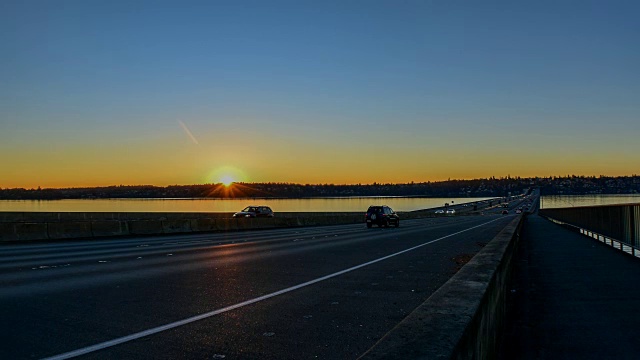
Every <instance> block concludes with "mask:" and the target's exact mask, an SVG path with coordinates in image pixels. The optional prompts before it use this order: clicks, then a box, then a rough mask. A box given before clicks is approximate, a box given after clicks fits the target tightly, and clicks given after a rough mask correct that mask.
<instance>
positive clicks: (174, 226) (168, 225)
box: [162, 219, 191, 234]
mask: <svg viewBox="0 0 640 360" xmlns="http://www.w3.org/2000/svg"><path fill="white" fill-rule="evenodd" d="M162 232H163V233H164V234H175V233H188V232H191V221H189V220H186V219H175V220H163V221H162Z"/></svg>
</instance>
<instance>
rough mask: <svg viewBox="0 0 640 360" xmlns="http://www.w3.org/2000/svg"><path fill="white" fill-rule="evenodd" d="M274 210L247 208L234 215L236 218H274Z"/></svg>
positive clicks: (261, 207)
mask: <svg viewBox="0 0 640 360" xmlns="http://www.w3.org/2000/svg"><path fill="white" fill-rule="evenodd" d="M273 216H274V214H273V210H271V208H270V207H268V206H247V207H246V208H244V209H242V211H238V212H237V213H235V214H233V217H234V218H256V217H269V218H270V217H273Z"/></svg>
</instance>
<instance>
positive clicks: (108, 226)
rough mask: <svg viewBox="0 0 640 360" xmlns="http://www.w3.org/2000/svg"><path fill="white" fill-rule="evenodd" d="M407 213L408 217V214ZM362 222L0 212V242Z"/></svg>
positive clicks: (329, 216)
mask: <svg viewBox="0 0 640 360" xmlns="http://www.w3.org/2000/svg"><path fill="white" fill-rule="evenodd" d="M407 218H408V217H407ZM355 223H364V213H361V212H357V213H354V212H350V213H281V214H279V215H277V216H276V217H274V218H238V219H236V218H233V217H232V214H231V213H70V212H68V213H38V212H31V213H29V212H23V213H17V212H0V242H4V241H22V240H58V239H81V238H99V237H116V236H127V235H156V234H178V233H193V232H211V231H239V230H253V229H274V228H283V227H294V226H314V225H338V224H355Z"/></svg>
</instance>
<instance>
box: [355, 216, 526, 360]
mask: <svg viewBox="0 0 640 360" xmlns="http://www.w3.org/2000/svg"><path fill="white" fill-rule="evenodd" d="M521 224H522V216H518V217H517V218H515V219H514V220H513V221H512V222H511V223H509V224H508V225H507V226H506V227H505V228H504V229H503V230H502V231H501V232H500V233H499V234H498V235H497V236H496V237H495V238H494V239H493V240H491V241H490V242H489V243H488V244H487V245H486V246H485V247H484V248H483V249H482V250H481V251H480V252H479V253H478V254H476V256H474V257H473V259H471V261H469V263H467V264H466V265H465V266H463V267H462V269H460V271H458V272H457V273H456V274H455V275H454V276H453V277H452V278H451V279H449V281H447V282H446V283H445V284H444V285H443V286H442V287H441V288H440V289H438V290H437V291H436V292H435V293H433V294H432V295H431V296H430V297H429V298H428V299H427V300H426V301H425V302H424V303H423V304H422V305H420V306H419V307H418V308H417V309H416V310H415V311H414V312H412V313H411V314H410V315H409V316H408V317H407V318H406V319H404V320H403V321H402V322H401V323H400V324H398V325H397V326H396V327H395V328H394V329H393V330H391V331H390V332H389V333H388V334H386V335H385V336H384V337H383V338H382V339H381V340H380V341H378V343H377V344H376V345H375V346H374V347H373V348H371V349H369V350H368V351H367V352H366V353H365V354H364V355H363V356H362V359H398V360H399V359H495V358H496V354H497V345H498V338H499V334H500V333H501V332H502V329H503V327H504V317H505V315H506V292H507V285H508V283H509V280H510V274H511V270H512V268H513V262H514V257H515V253H516V248H517V244H518V239H519V235H518V234H519V231H520V227H521Z"/></svg>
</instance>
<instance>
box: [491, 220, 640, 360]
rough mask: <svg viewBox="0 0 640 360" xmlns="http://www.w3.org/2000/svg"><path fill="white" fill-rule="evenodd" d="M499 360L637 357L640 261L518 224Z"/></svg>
mask: <svg viewBox="0 0 640 360" xmlns="http://www.w3.org/2000/svg"><path fill="white" fill-rule="evenodd" d="M525 221H526V222H525V226H524V229H523V237H522V241H521V242H520V249H519V251H518V258H517V265H516V272H515V274H514V275H515V279H514V284H513V286H512V288H513V290H511V292H510V293H509V297H510V299H509V305H510V307H511V309H510V314H509V315H510V321H509V322H508V323H507V325H506V329H505V336H504V338H503V347H502V351H501V358H502V359H505V360H506V359H639V358H640V259H637V258H633V257H632V256H630V255H627V254H625V253H623V252H621V251H619V250H615V249H613V248H611V247H610V246H607V245H604V244H602V243H600V242H598V241H596V240H594V239H590V238H588V237H586V236H584V235H580V234H578V233H576V232H572V231H570V230H568V229H566V228H564V227H562V226H560V225H556V224H554V223H552V222H550V221H548V220H546V219H544V218H542V217H540V216H538V215H535V214H534V215H530V216H528V217H527V218H526V219H525Z"/></svg>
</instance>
